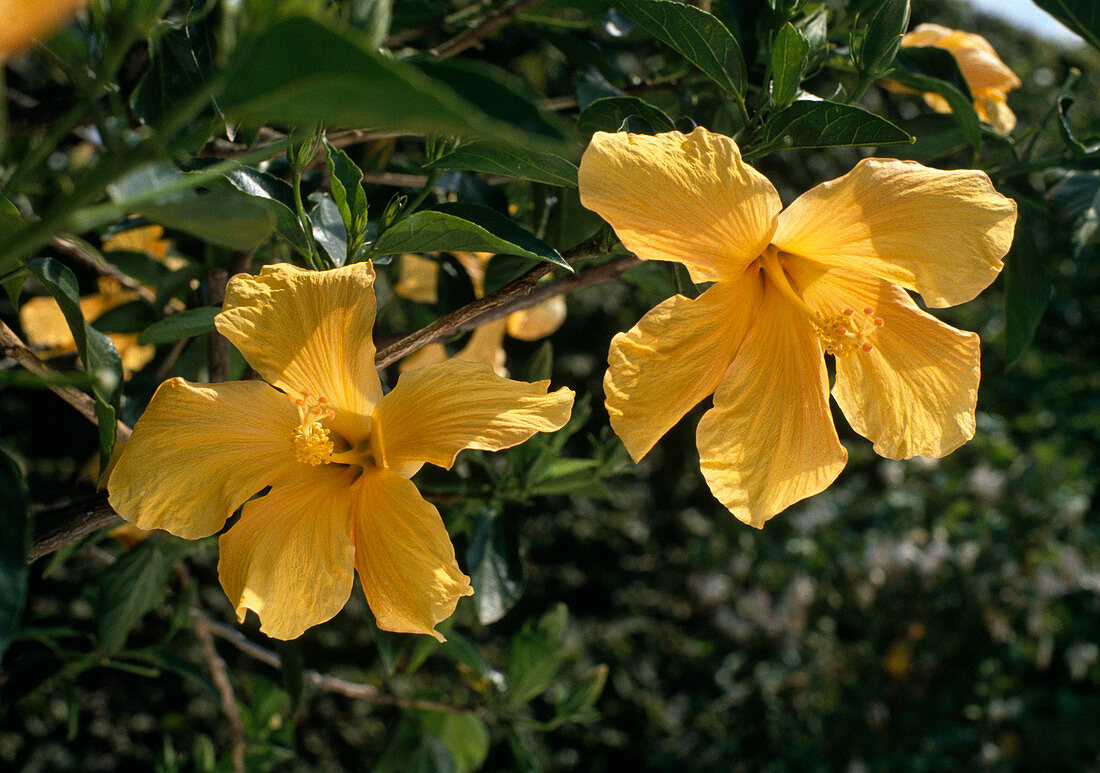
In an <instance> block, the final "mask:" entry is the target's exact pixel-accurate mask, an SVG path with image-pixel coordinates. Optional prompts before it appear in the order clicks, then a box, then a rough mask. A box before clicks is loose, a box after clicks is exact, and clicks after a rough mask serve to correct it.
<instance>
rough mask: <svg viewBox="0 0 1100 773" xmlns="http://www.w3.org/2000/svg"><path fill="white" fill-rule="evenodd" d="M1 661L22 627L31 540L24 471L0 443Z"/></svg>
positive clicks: (28, 501)
mask: <svg viewBox="0 0 1100 773" xmlns="http://www.w3.org/2000/svg"><path fill="white" fill-rule="evenodd" d="M0 534H2V535H3V538H2V539H0V660H3V658H4V652H5V650H7V648H8V643H9V642H10V641H11V639H12V635H13V634H15V632H16V631H17V630H19V622H20V620H21V619H22V617H23V606H24V604H26V601H27V548H28V546H29V544H30V539H31V511H30V500H29V499H28V498H27V485H26V483H25V482H24V480H23V473H22V471H21V470H20V469H19V465H17V464H16V463H15V459H13V458H12V457H11V455H10V454H9V453H8V451H7V449H6V448H5V447H4V446H3V445H0Z"/></svg>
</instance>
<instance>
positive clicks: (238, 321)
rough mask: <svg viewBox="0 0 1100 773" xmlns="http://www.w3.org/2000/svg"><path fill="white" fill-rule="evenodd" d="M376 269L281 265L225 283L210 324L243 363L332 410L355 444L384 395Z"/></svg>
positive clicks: (363, 265) (339, 427)
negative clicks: (377, 359)
mask: <svg viewBox="0 0 1100 773" xmlns="http://www.w3.org/2000/svg"><path fill="white" fill-rule="evenodd" d="M373 285H374V269H373V268H372V267H371V265H370V264H369V263H356V264H354V265H351V266H345V267H344V268H338V269H333V270H331V271H305V270H302V269H299V268H295V267H294V266H291V265H288V264H285V263H280V264H278V265H275V266H264V268H263V269H262V270H261V271H260V274H259V276H250V275H248V274H238V275H237V276H235V277H233V278H232V279H230V280H229V286H228V287H227V288H226V293H225V304H224V306H223V307H222V308H223V310H222V313H221V314H219V315H218V316H217V317H216V318H215V320H214V324H215V325H216V326H217V328H218V332H220V333H221V334H222V335H224V336H225V337H226V338H228V339H229V340H230V341H231V342H232V343H233V345H234V346H236V347H237V348H238V349H240V351H241V354H243V355H244V357H245V359H246V360H248V363H249V364H250V365H251V366H252V367H253V368H255V369H256V371H257V372H258V373H259V374H260V375H261V376H263V377H264V379H265V380H266V381H267V382H268V383H269V384H272V385H273V386H276V387H278V388H279V389H282V390H283V391H284V392H286V393H287V394H289V395H290V396H291V397H295V398H297V397H299V396H300V394H301V393H302V392H308V393H309V394H310V396H311V397H313V398H314V399H316V398H317V397H324V398H325V399H327V400H328V402H329V403H330V404H331V405H333V406H335V407H336V408H337V412H336V416H335V417H334V418H333V419H331V421H330V422H329V423H330V424H331V426H332V428H333V429H334V430H336V432H338V433H340V434H341V435H343V436H344V438H345V439H347V440H349V441H352V442H355V441H356V440H358V439H359V438H360V437H361V436H362V435H363V434H364V432H365V424H366V421H367V419H368V418H369V417H370V415H371V410H372V409H373V407H374V404H375V403H376V402H377V401H378V400H379V399H380V398H381V396H382V387H381V385H380V384H379V381H378V371H377V370H376V369H375V367H374V341H373V340H372V339H371V329H372V328H373V327H374V311H375V302H374V289H373Z"/></svg>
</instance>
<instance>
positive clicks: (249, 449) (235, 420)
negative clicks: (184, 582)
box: [107, 378, 308, 539]
mask: <svg viewBox="0 0 1100 773" xmlns="http://www.w3.org/2000/svg"><path fill="white" fill-rule="evenodd" d="M298 421H299V419H298V413H297V411H295V409H294V406H293V405H292V404H291V402H290V400H288V399H287V398H286V396H285V395H283V394H280V393H279V392H277V391H275V390H274V389H272V388H271V387H269V386H268V385H267V384H263V383H260V382H258V381H234V382H227V383H224V384H189V383H187V382H186V381H184V380H183V379H181V378H174V379H171V380H169V381H165V382H164V383H163V384H161V385H160V387H159V388H158V389H157V392H156V394H155V395H153V400H152V402H150V403H149V407H148V408H146V409H145V413H144V414H143V415H142V417H141V419H139V420H138V423H137V426H135V427H134V434H133V435H132V436H131V438H130V442H129V443H127V444H126V448H125V450H124V451H123V452H122V457H121V458H120V459H119V460H118V464H116V465H115V468H114V470H113V471H112V472H111V477H110V479H109V480H108V482H107V490H108V491H109V492H110V503H111V506H112V507H113V508H114V509H115V512H117V513H118V514H119V515H121V516H122V517H123V518H125V519H126V520H128V521H130V522H131V523H135V524H137V525H138V526H140V527H141V528H143V529H164V530H166V531H169V532H171V533H172V534H175V535H176V536H177V537H184V538H185V539H198V538H199V537H207V536H209V535H211V534H213V533H214V532H216V531H218V529H220V528H221V527H222V524H224V523H225V519H226V518H228V517H229V515H230V514H231V513H232V512H233V511H234V510H236V509H237V508H238V507H239V506H240V505H241V504H242V503H243V502H244V501H245V500H246V499H248V498H249V497H250V496H252V495H253V494H255V493H256V492H257V491H259V490H260V489H262V488H264V487H265V486H270V485H272V484H275V483H276V482H278V481H280V480H282V479H283V478H285V477H287V476H290V475H295V474H300V472H301V471H302V470H303V469H308V468H306V467H305V466H304V465H302V464H301V463H300V462H298V461H296V460H295V459H294V456H293V454H292V445H291V441H292V437H293V433H294V429H295V427H297V425H298Z"/></svg>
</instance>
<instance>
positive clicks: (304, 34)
mask: <svg viewBox="0 0 1100 773" xmlns="http://www.w3.org/2000/svg"><path fill="white" fill-rule="evenodd" d="M492 98H494V99H495V98H496V97H495V96H493V97H492ZM221 104H222V107H223V109H224V110H225V113H226V115H227V116H228V117H229V118H230V119H232V120H237V121H243V122H246V123H249V124H253V125H264V124H268V123H287V124H293V125H299V126H309V125H314V124H318V123H320V124H324V125H325V126H327V127H329V128H332V129H335V128H338V127H354V128H359V127H363V126H370V127H377V128H388V129H397V130H402V131H409V132H416V133H427V134H434V133H441V134H457V135H459V136H464V137H485V138H495V139H498V140H500V141H503V142H507V143H512V144H523V143H525V142H538V141H539V140H540V139H541V140H542V141H543V142H548V143H550V144H557V141H558V133H557V132H556V131H553V130H552V129H550V128H549V127H546V131H545V132H536V133H532V131H531V128H530V126H531V125H530V123H528V122H524V128H520V127H519V126H517V125H515V122H514V121H512V120H510V119H508V118H507V117H504V118H501V117H499V116H491V115H489V114H488V113H486V112H485V111H484V110H482V109H480V108H479V107H478V106H476V105H475V104H472V103H471V102H469V101H467V100H466V99H464V98H463V97H462V96H460V95H459V94H458V93H457V92H456V91H455V90H454V89H453V88H451V87H450V86H449V85H447V84H446V83H443V82H442V81H440V80H437V79H435V78H432V77H430V76H428V75H426V74H425V73H424V72H422V71H421V70H420V69H418V68H417V67H415V66H413V65H412V64H409V63H407V62H402V61H398V60H396V59H392V58H389V57H385V56H382V55H381V54H379V53H377V52H375V51H370V50H367V49H365V48H363V47H362V46H361V45H360V44H359V43H357V42H355V41H353V40H352V39H350V38H348V37H346V36H345V35H343V34H341V33H339V32H337V31H335V30H333V29H330V28H328V27H326V26H324V25H323V24H320V23H319V22H317V21H314V20H312V19H306V18H290V19H286V20H284V21H281V22H279V23H276V24H275V25H273V26H272V27H270V28H269V29H267V30H266V31H265V32H264V33H263V34H262V35H261V36H260V37H259V39H257V40H256V41H254V42H253V44H252V45H251V46H250V47H249V48H248V49H247V50H246V51H244V52H242V55H241V56H239V57H238V58H237V60H236V62H235V63H234V66H233V67H232V68H231V69H230V71H229V72H228V73H227V75H226V79H225V84H224V88H223V91H222V94H221ZM536 110H537V109H536ZM526 115H527V114H526V113H525V116H526ZM525 116H524V117H525ZM520 120H523V117H521V119H520Z"/></svg>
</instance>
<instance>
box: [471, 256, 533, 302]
mask: <svg viewBox="0 0 1100 773" xmlns="http://www.w3.org/2000/svg"><path fill="white" fill-rule="evenodd" d="M534 266H535V261H532V260H531V259H530V258H523V257H520V256H519V255H494V256H493V257H492V258H490V259H489V265H487V266H486V267H485V280H484V288H485V293H486V294H489V293H491V292H495V291H497V290H499V289H500V288H502V287H504V285H506V284H509V283H511V282H513V281H515V280H516V279H519V278H520V277H521V276H523V275H524V274H526V273H527V272H528V271H530V270H531V269H532V268H534Z"/></svg>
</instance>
